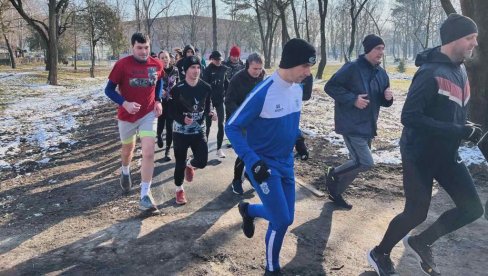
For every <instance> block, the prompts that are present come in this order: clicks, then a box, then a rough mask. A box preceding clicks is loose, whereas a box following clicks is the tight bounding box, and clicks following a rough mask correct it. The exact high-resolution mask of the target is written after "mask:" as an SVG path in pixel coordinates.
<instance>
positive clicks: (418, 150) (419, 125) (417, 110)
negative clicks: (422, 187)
mask: <svg viewBox="0 0 488 276" xmlns="http://www.w3.org/2000/svg"><path fill="white" fill-rule="evenodd" d="M415 65H417V66H420V68H419V69H418V71H417V72H416V73H415V76H414V78H413V80H412V84H411V85H410V88H409V90H408V95H407V99H406V100H405V104H404V106H403V110H402V124H403V125H404V126H405V127H404V128H403V132H402V138H401V140H400V146H401V148H402V153H404V154H408V155H409V156H413V157H414V158H420V159H422V160H424V161H426V162H429V161H433V160H450V161H454V160H456V159H457V156H458V155H457V150H458V148H459V145H460V143H461V139H462V137H463V135H464V125H465V123H466V115H467V114H466V113H467V106H466V105H467V103H468V101H469V97H470V87H469V81H468V76H467V73H466V68H465V67H464V65H463V64H462V63H453V62H452V61H451V59H450V58H449V57H448V56H446V55H445V54H443V53H441V51H440V47H436V48H433V49H428V50H426V51H424V52H421V53H419V54H418V55H417V58H416V60H415Z"/></svg>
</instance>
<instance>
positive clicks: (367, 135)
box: [324, 34, 393, 209]
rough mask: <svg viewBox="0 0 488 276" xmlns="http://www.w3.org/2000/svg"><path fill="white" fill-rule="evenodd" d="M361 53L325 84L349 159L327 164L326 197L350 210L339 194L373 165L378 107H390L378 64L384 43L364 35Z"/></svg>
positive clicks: (384, 76) (386, 84)
mask: <svg viewBox="0 0 488 276" xmlns="http://www.w3.org/2000/svg"><path fill="white" fill-rule="evenodd" d="M363 46H364V54H363V55H360V56H359V58H358V59H356V60H355V61H353V62H349V63H346V64H344V66H342V68H341V69H339V71H337V73H335V74H334V75H333V76H332V78H331V79H330V80H329V81H328V82H327V83H326V84H325V87H324V90H325V92H326V93H327V94H328V95H329V96H331V97H332V98H333V99H334V101H335V116H334V119H335V132H336V133H338V134H342V137H344V142H345V143H346V146H347V149H348V150H349V156H350V158H351V159H350V160H348V161H347V162H346V163H344V164H342V165H340V166H338V167H335V168H334V167H328V168H327V171H326V186H327V190H328V192H329V199H330V200H332V201H333V202H334V203H335V204H336V205H337V206H339V207H342V208H346V209H351V208H352V205H351V204H350V203H348V202H347V201H346V200H345V199H344V198H343V196H342V193H343V192H344V191H345V190H346V188H347V187H348V186H349V185H350V184H351V183H352V182H353V181H354V179H355V178H356V177H357V175H358V174H359V173H360V172H364V171H367V170H370V169H371V168H372V167H373V165H374V161H373V156H372V155H371V141H372V139H373V138H374V137H375V136H376V128H377V126H376V122H377V121H378V115H379V111H380V106H385V107H388V106H391V105H392V104H393V94H392V91H391V90H390V80H389V78H388V75H387V74H386V71H385V70H384V69H383V68H381V67H380V63H381V60H382V58H383V54H384V50H385V43H384V42H383V39H381V37H379V36H376V35H374V34H371V35H367V36H366V37H365V38H364V40H363Z"/></svg>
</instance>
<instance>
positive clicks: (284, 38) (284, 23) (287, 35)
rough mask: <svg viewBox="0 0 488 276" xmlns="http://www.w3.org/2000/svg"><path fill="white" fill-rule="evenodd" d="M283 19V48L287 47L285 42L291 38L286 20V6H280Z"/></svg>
mask: <svg viewBox="0 0 488 276" xmlns="http://www.w3.org/2000/svg"><path fill="white" fill-rule="evenodd" d="M278 10H279V11H280V19H281V49H283V48H284V47H285V44H286V43H287V42H288V40H290V35H289V34H288V27H287V24H286V23H287V22H286V6H279V7H278Z"/></svg>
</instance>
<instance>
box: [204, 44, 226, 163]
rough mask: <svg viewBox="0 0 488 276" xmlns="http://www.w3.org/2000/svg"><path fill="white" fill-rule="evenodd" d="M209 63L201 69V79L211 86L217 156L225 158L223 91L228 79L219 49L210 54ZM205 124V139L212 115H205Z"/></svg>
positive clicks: (208, 132)
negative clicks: (216, 121)
mask: <svg viewBox="0 0 488 276" xmlns="http://www.w3.org/2000/svg"><path fill="white" fill-rule="evenodd" d="M209 58H210V64H209V65H208V67H207V68H206V69H205V71H203V78H202V79H203V80H204V81H205V82H206V83H208V84H210V85H211V86H212V105H213V107H214V108H215V110H216V112H217V117H218V118H219V120H218V124H217V125H218V132H217V156H218V157H220V158H225V153H224V151H223V150H222V142H223V141H224V93H225V90H226V89H227V87H228V86H229V79H227V71H228V68H227V67H226V66H224V65H222V54H221V53H220V52H219V51H213V52H212V53H211V54H210V57H209ZM205 121H206V124H207V133H206V134H207V139H208V135H209V134H210V127H211V126H212V117H211V116H206V120H205Z"/></svg>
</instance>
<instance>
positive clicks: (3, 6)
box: [0, 0, 17, 68]
mask: <svg viewBox="0 0 488 276" xmlns="http://www.w3.org/2000/svg"><path fill="white" fill-rule="evenodd" d="M11 8H12V6H11V5H10V2H8V1H7V0H0V32H1V33H2V35H3V39H4V40H5V45H6V46H7V50H8V55H9V57H10V66H11V67H12V68H15V67H17V66H16V62H15V54H14V51H13V50H12V46H11V44H10V41H9V38H8V35H9V33H11V32H12V30H11V23H12V18H8V15H7V12H8V11H9V10H10V9H11Z"/></svg>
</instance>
